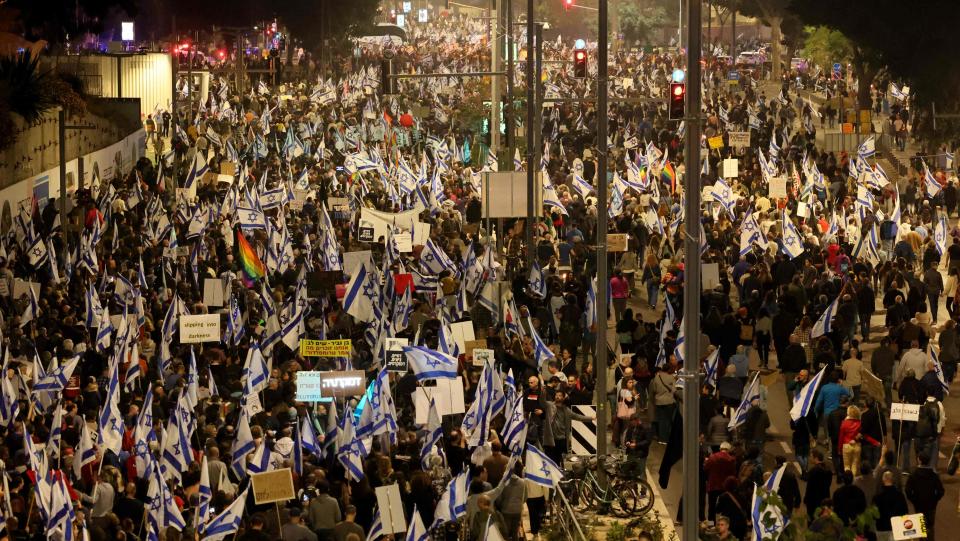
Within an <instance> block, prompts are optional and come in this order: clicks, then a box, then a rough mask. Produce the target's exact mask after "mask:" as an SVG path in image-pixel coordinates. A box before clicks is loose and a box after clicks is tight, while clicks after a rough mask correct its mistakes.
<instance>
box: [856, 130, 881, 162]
mask: <svg viewBox="0 0 960 541" xmlns="http://www.w3.org/2000/svg"><path fill="white" fill-rule="evenodd" d="M876 152H877V148H876V143H875V141H874V138H873V136H872V135H871V136H870V137H867V138H866V139H864V140H863V142H862V143H860V146H859V147H857V156H860V158H863V159H867V158H871V157H873V155H874V154H876Z"/></svg>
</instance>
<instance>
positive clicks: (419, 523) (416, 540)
mask: <svg viewBox="0 0 960 541" xmlns="http://www.w3.org/2000/svg"><path fill="white" fill-rule="evenodd" d="M432 528H433V526H431V529H432ZM380 529H381V530H382V529H383V526H381V527H380ZM370 533H371V534H373V529H372V528H371V532H370ZM428 539H429V532H427V528H426V526H424V525H423V518H422V517H421V516H420V511H419V510H417V506H416V505H414V506H413V516H412V517H411V518H410V527H409V528H407V536H406V537H405V538H404V541H427V540H428Z"/></svg>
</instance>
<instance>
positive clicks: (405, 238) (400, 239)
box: [393, 233, 413, 254]
mask: <svg viewBox="0 0 960 541" xmlns="http://www.w3.org/2000/svg"><path fill="white" fill-rule="evenodd" d="M393 240H395V241H396V242H397V250H398V251H399V252H400V253H401V254H409V253H410V252H412V251H413V238H412V237H411V236H410V233H397V234H396V235H394V236H393Z"/></svg>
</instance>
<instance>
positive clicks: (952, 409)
mask: <svg viewBox="0 0 960 541" xmlns="http://www.w3.org/2000/svg"><path fill="white" fill-rule="evenodd" d="M635 297H636V294H635ZM633 304H634V311H637V310H640V312H641V313H642V314H643V317H644V320H645V321H649V320H652V319H654V318H655V317H657V316H658V315H659V314H657V315H655V314H654V312H653V311H652V310H650V309H649V307H646V303H641V302H639V300H638V301H637V302H636V303H633ZM641 305H642V306H641ZM940 313H941V314H946V308H945V307H944V306H943V303H942V302H941V306H940ZM883 318H884V316H883V315H882V314H875V315H874V318H873V320H872V321H871V324H872V335H873V337H872V340H871V342H870V343H867V344H865V345H864V347H863V349H864V357H865V358H864V361H865V362H869V356H870V354H871V352H872V350H874V349H876V347H877V345H878V342H879V339H880V337H881V335H882V333H885V332H886V331H885V327H884V320H883ZM775 358H776V355H775V353H771V359H775ZM774 366H775V364H774ZM757 368H759V367H757V366H752V367H751V369H754V370H755V369H757ZM958 397H960V384H957V383H955V384H954V385H952V386H951V396H949V397H947V398H946V400H945V401H944V408H945V409H946V416H947V425H946V428H945V429H944V433H943V435H942V437H941V440H940V453H941V457H940V463H939V466H940V472H941V479H943V483H944V487H945V488H946V495H945V496H944V498H943V499H942V500H941V501H940V506H939V508H938V511H939V512H938V513H937V525H936V528H937V531H938V532H950V531H954V532H956V531H960V478H958V477H957V476H954V477H948V476H947V475H946V473H945V471H944V469H945V467H946V459H945V456H944V453H948V452H949V450H950V449H951V448H952V446H953V443H954V441H955V440H956V438H957V436H958V435H960V398H958ZM767 401H768V413H769V416H770V422H771V428H770V430H769V436H770V438H769V441H768V442H767V444H766V447H765V448H764V457H765V463H764V469H765V470H770V469H772V467H773V457H775V456H776V455H784V456H786V457H787V460H789V461H795V460H796V457H795V455H794V454H793V450H792V448H791V445H790V437H791V434H792V432H791V430H790V416H789V406H788V405H787V397H786V391H785V389H784V387H783V385H779V384H778V385H775V386H773V388H771V389H769V390H768V394H767ZM893 445H895V444H891V446H893ZM821 450H823V451H825V454H826V455H827V456H829V453H826V449H825V448H823V447H821ZM663 451H664V446H663V445H658V444H654V445H653V446H652V447H651V450H650V458H649V459H648V462H647V468H648V470H649V471H650V472H651V473H652V474H653V476H654V477H653V480H655V479H656V472H657V471H658V469H659V468H660V463H661V459H662V457H663ZM682 482H683V469H682V466H681V463H680V462H678V463H677V464H676V465H675V466H674V467H673V470H672V473H671V476H670V484H669V486H668V487H667V488H666V489H665V490H663V491H662V497H663V499H664V501H665V503H666V506H667V509H668V510H669V511H670V516H671V517H674V518H676V516H677V509H678V504H679V500H680V495H681V488H682V487H681V485H682ZM834 489H836V485H834ZM804 490H805V487H804V483H803V482H801V493H803V492H804ZM678 533H680V532H679V531H678ZM681 537H682V535H681Z"/></svg>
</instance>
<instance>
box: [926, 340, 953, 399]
mask: <svg viewBox="0 0 960 541" xmlns="http://www.w3.org/2000/svg"><path fill="white" fill-rule="evenodd" d="M927 354H928V355H930V360H931V361H933V369H934V371H936V373H937V379H938V380H939V381H940V387H941V388H942V389H943V392H944V394H950V384H949V383H947V380H946V379H945V378H944V377H943V365H941V364H940V355H939V352H938V350H937V348H936V347H935V346H934V345H933V344H928V345H927Z"/></svg>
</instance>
